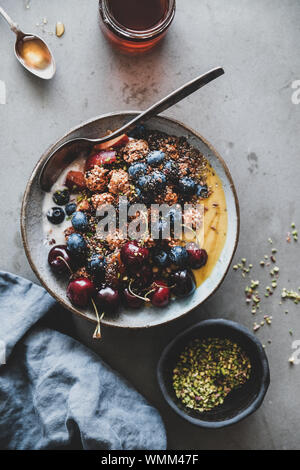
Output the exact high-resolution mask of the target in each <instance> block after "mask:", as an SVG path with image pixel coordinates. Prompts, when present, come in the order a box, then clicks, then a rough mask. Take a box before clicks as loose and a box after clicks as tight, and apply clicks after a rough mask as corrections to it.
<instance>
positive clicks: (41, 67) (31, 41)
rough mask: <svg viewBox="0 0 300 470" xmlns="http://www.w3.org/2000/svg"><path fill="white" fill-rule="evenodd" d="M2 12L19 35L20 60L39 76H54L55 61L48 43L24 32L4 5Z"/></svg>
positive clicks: (18, 53) (17, 43) (17, 41)
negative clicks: (4, 8) (5, 9)
mask: <svg viewBox="0 0 300 470" xmlns="http://www.w3.org/2000/svg"><path fill="white" fill-rule="evenodd" d="M0 14H1V15H2V16H3V18H4V19H5V20H6V21H7V23H8V24H9V26H10V29H11V30H12V31H13V32H14V33H15V34H16V36H17V38H16V43H15V55H16V58H17V59H18V61H19V62H20V63H21V64H22V65H23V67H25V69H27V70H28V71H29V72H31V73H33V74H34V75H36V76H37V77H39V78H44V79H45V80H49V79H50V78H52V77H53V75H54V74H55V61H54V58H53V55H52V53H51V51H50V49H49V47H48V46H47V44H46V43H45V42H44V41H43V40H42V39H41V38H40V37H39V36H36V35H33V34H26V33H23V32H22V31H21V30H20V29H19V26H18V25H17V24H16V23H15V22H14V21H13V20H12V19H11V18H10V16H9V15H8V14H7V13H6V11H4V10H3V8H2V7H0Z"/></svg>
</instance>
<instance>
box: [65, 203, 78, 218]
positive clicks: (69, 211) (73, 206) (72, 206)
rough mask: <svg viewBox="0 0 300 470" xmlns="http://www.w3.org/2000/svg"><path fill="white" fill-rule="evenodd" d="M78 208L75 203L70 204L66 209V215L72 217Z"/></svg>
mask: <svg viewBox="0 0 300 470" xmlns="http://www.w3.org/2000/svg"><path fill="white" fill-rule="evenodd" d="M76 207H77V205H76V203H75V202H69V204H67V205H66V207H65V211H66V214H67V215H72V214H73V213H74V212H75V211H76Z"/></svg>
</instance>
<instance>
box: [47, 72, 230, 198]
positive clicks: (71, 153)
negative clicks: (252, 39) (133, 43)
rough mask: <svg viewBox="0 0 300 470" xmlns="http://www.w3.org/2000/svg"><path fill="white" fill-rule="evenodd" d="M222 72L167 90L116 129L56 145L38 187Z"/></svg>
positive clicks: (50, 182)
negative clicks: (110, 132) (166, 93)
mask: <svg viewBox="0 0 300 470" xmlns="http://www.w3.org/2000/svg"><path fill="white" fill-rule="evenodd" d="M223 74H224V70H223V68H222V67H217V68H215V69H213V70H210V71H209V72H207V73H205V74H204V75H200V76H199V77H197V78H195V79H194V80H191V81H190V82H188V83H186V84H185V85H183V86H182V87H180V88H178V89H177V90H175V91H173V92H172V93H170V94H169V95H168V96H166V97H165V98H163V99H162V100H160V101H158V102H157V103H155V104H154V105H152V106H151V107H150V108H148V109H146V111H143V112H142V113H140V114H138V115H137V116H136V117H135V118H133V119H132V120H131V121H129V122H128V123H127V124H125V125H124V126H122V127H120V128H119V129H118V130H116V131H115V132H113V133H112V134H109V135H106V136H104V137H101V138H100V139H90V138H87V137H79V138H76V139H72V140H68V141H66V142H64V143H63V144H62V145H60V146H59V147H58V148H56V149H55V150H54V152H52V153H51V155H50V156H49V157H48V159H47V160H46V162H45V164H44V166H43V168H42V170H41V173H40V178H39V182H40V186H41V188H42V190H43V191H50V189H51V187H52V185H53V184H54V183H55V181H56V180H57V178H58V176H59V175H60V173H61V172H62V171H63V170H64V169H65V168H66V167H67V166H68V165H70V163H72V161H73V160H75V159H76V158H77V156H78V154H79V153H81V154H82V153H84V152H86V154H88V152H90V151H91V150H92V148H93V147H94V145H96V144H104V143H105V142H108V141H111V140H112V139H115V138H117V137H119V136H120V135H122V134H125V133H127V132H129V131H131V130H132V129H134V128H135V127H136V126H137V125H140V124H144V123H145V122H146V121H148V120H149V119H150V118H152V117H154V116H157V115H158V114H160V113H162V112H163V111H165V110H166V109H168V108H170V107H171V106H173V105H174V104H175V103H178V102H179V101H181V100H182V99H183V98H186V97H187V96H189V95H190V94H192V93H194V91H196V90H198V89H199V88H201V87H203V86H204V85H207V83H209V82H211V81H212V80H215V78H217V77H220V75H223Z"/></svg>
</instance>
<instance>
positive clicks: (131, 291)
mask: <svg viewBox="0 0 300 470" xmlns="http://www.w3.org/2000/svg"><path fill="white" fill-rule="evenodd" d="M133 281H134V280H133V279H131V281H130V282H129V284H128V290H129V292H130V294H131V295H133V296H134V297H137V298H138V299H140V300H144V301H145V302H150V299H147V297H146V296H145V297H142V296H141V295H138V294H136V293H135V292H133V290H132V289H131V285H132V283H133ZM146 295H147V294H146Z"/></svg>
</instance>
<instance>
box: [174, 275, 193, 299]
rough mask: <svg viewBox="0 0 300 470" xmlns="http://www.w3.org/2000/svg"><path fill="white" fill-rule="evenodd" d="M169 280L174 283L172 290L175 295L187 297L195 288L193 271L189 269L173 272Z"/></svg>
mask: <svg viewBox="0 0 300 470" xmlns="http://www.w3.org/2000/svg"><path fill="white" fill-rule="evenodd" d="M171 282H172V284H174V287H173V288H172V291H173V292H174V294H175V295H176V297H187V296H188V295H192V294H193V293H194V292H195V290H196V280H195V276H194V273H193V271H191V270H189V269H182V270H179V271H176V272H175V273H173V274H172V276H171Z"/></svg>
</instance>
